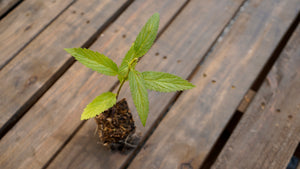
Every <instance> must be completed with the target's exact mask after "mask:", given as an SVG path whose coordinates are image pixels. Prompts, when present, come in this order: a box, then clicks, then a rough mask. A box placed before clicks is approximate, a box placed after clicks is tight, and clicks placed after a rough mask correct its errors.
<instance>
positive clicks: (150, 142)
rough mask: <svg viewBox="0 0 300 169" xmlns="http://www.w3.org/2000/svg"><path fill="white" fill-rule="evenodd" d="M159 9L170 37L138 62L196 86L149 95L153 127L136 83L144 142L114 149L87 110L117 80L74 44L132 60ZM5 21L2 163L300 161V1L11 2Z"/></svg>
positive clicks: (2, 8)
mask: <svg viewBox="0 0 300 169" xmlns="http://www.w3.org/2000/svg"><path fill="white" fill-rule="evenodd" d="M154 12H159V13H160V16H161V21H160V26H159V35H158V38H157V40H156V42H155V44H154V46H153V47H152V48H151V49H150V51H149V53H148V54H146V55H145V56H143V57H142V59H141V60H140V62H139V64H138V65H137V69H138V70H140V71H146V70H155V71H163V72H169V73H173V74H176V75H178V76H181V77H183V78H185V79H188V80H189V81H191V82H192V83H193V84H195V85H196V88H194V89H192V90H188V91H184V92H178V93H157V92H149V102H150V112H149V117H148V120H147V124H146V127H143V126H142V124H141V123H140V121H139V118H138V115H137V113H136V110H135V107H134V105H133V102H132V99H131V96H130V90H129V85H128V84H126V85H124V89H123V91H121V94H120V97H119V98H124V97H126V98H127V100H128V103H129V106H130V109H131V111H132V113H133V116H134V119H135V122H136V126H137V129H136V134H137V136H139V138H140V141H139V144H138V145H137V147H136V148H135V149H133V150H131V151H128V152H119V151H109V150H108V149H106V148H105V147H103V146H102V145H101V144H98V138H97V136H95V135H94V131H95V128H96V124H95V121H94V120H88V121H80V114H81V113H82V111H83V109H84V107H85V106H86V105H87V104H88V103H89V102H90V101H92V100H93V99H94V98H95V97H96V96H97V95H99V94H101V93H103V92H106V91H109V90H110V91H115V90H116V87H117V84H118V82H117V79H116V78H115V77H107V76H103V75H101V74H99V73H96V72H93V71H92V70H90V69H88V68H86V67H84V66H83V65H82V64H80V63H78V62H76V61H75V60H74V59H73V58H72V57H71V56H70V55H68V54H67V53H66V52H65V51H64V50H63V48H71V47H86V48H90V49H93V50H97V51H99V52H100V53H104V54H105V55H107V56H109V57H110V58H111V59H112V60H114V61H115V62H116V63H118V64H120V63H121V61H122V58H123V56H124V55H125V53H126V52H127V50H128V49H129V48H130V46H131V43H132V42H133V41H134V40H135V38H136V36H137V34H138V32H139V31H140V29H141V27H142V26H143V25H144V23H145V22H146V21H147V19H148V18H149V17H150V16H151V15H152V14H153V13H154ZM0 18H1V20H0V51H1V52H0V81H1V85H0V115H1V118H0V139H1V140H0V154H1V156H0V168H1V169H15V168H24V169H27V168H33V169H36V168H54V169H56V168H59V169H61V168H71V169H75V168H85V169H90V168H95V169H99V168H101V169H107V168H112V169H115V168H130V169H141V168H147V169H148V168H149V169H156V168H166V169H175V168H180V169H192V168H193V169H195V168H201V169H205V168H216V169H217V168H220V169H223V168H226V169H227V168H228V169H248V168H249V169H252V168H257V169H261V168H264V169H265V168H270V169H277V168H278V169H281V168H287V166H288V163H289V161H290V159H291V158H292V156H295V157H296V158H298V159H299V158H300V157H299V156H300V155H299V154H300V144H299V142H300V25H299V21H300V1H299V0H222V1H220V0H209V1H207V0H163V1H162V0H101V1H99V0H89V1H88V0H47V1H43V0H3V1H0ZM299 163H300V162H299ZM296 165H297V164H295V166H296ZM298 168H300V164H299V166H298Z"/></svg>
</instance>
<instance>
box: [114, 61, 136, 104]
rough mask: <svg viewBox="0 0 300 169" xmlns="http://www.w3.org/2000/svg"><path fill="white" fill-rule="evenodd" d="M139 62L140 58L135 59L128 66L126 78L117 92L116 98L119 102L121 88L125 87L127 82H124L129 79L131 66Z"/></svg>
mask: <svg viewBox="0 0 300 169" xmlns="http://www.w3.org/2000/svg"><path fill="white" fill-rule="evenodd" d="M137 60H138V58H134V59H133V60H132V61H131V62H130V63H129V64H128V71H127V73H126V75H125V77H124V78H123V80H122V82H121V84H120V86H119V89H118V91H117V96H116V99H117V100H118V96H119V94H120V91H121V88H122V87H123V85H124V83H125V81H126V80H124V79H127V78H128V75H129V71H130V69H131V65H132V64H134V63H135V62H137Z"/></svg>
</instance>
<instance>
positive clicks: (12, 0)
mask: <svg viewBox="0 0 300 169" xmlns="http://www.w3.org/2000/svg"><path fill="white" fill-rule="evenodd" d="M19 1H21V0H1V1H0V17H2V15H3V14H5V13H6V12H7V11H8V10H10V8H12V7H13V6H14V5H15V4H17V3H18V2H19Z"/></svg>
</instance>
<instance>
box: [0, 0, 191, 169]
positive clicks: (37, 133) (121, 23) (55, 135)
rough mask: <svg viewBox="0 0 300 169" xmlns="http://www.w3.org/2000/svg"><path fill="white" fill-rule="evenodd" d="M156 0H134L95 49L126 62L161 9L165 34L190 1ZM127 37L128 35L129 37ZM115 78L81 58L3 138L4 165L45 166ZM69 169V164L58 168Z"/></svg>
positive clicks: (101, 38) (21, 166) (87, 166)
mask: <svg viewBox="0 0 300 169" xmlns="http://www.w3.org/2000/svg"><path fill="white" fill-rule="evenodd" d="M153 2H154V1H153V0H147V1H145V0H136V1H134V2H133V4H131V5H130V6H129V7H128V8H127V9H126V11H124V12H123V13H122V15H121V17H120V18H118V19H117V20H116V21H115V22H114V23H113V24H112V25H110V26H109V28H108V29H107V30H106V31H105V32H104V33H103V34H102V35H101V36H100V37H99V39H98V41H97V45H94V46H93V47H92V48H93V49H94V50H98V48H100V47H101V50H100V51H101V52H103V53H105V54H106V55H107V56H112V58H113V59H114V60H118V61H121V57H123V56H124V55H125V54H126V52H127V50H128V49H129V47H130V45H131V43H132V42H133V41H134V39H135V37H136V36H137V34H138V32H139V31H140V29H141V27H142V26H143V25H144V23H145V22H146V20H147V19H148V18H149V17H150V16H151V15H152V14H153V13H154V12H157V11H158V12H159V13H160V14H161V22H160V32H161V31H162V29H163V28H164V27H165V26H166V25H167V24H168V22H169V21H170V20H171V18H172V17H173V16H174V15H175V14H176V12H177V11H178V10H179V9H180V8H181V7H182V6H183V4H184V3H185V2H186V1H182V0H176V1H174V0H168V1H160V0H156V1H155V3H153ZM137 9H138V10H137ZM124 35H126V38H123V36H124ZM73 36H77V35H73ZM74 38H76V37H74ZM75 45H76V44H75ZM99 46H100V47H99ZM63 47H65V46H61V47H60V49H61V48H63ZM67 47H77V46H67ZM62 55H64V54H62ZM115 82H116V77H107V76H102V75H100V74H98V73H94V72H93V71H91V70H90V69H88V68H86V67H84V66H83V65H81V64H80V63H78V62H76V63H75V64H74V65H72V67H71V68H70V69H69V70H68V71H67V72H66V73H65V74H64V75H63V76H62V77H61V78H60V79H59V80H58V81H57V82H56V83H55V84H54V85H53V86H52V87H51V88H50V89H49V90H48V91H47V93H45V95H44V96H43V97H42V98H41V99H40V100H39V101H38V102H37V103H36V104H35V105H34V106H33V107H32V108H31V109H30V110H29V111H28V112H27V113H26V114H25V116H24V117H23V118H22V119H21V120H20V121H19V122H18V123H17V124H16V125H15V127H14V128H12V129H11V130H10V131H9V132H8V133H7V135H5V136H4V137H3V138H2V140H1V141H0V152H1V153H3V154H6V155H5V156H4V157H3V158H0V166H1V168H40V167H42V166H43V165H44V164H45V163H46V162H47V161H48V160H49V159H50V158H51V157H52V156H53V155H54V153H55V152H56V151H58V150H59V148H60V147H61V146H62V145H63V144H64V143H65V141H66V140H67V139H68V138H69V137H70V135H71V134H72V133H73V132H74V131H75V130H76V128H77V127H78V126H79V125H80V124H81V121H80V114H81V113H82V110H83V108H84V107H85V106H86V104H88V103H89V102H90V101H91V100H93V99H94V97H96V96H97V95H99V94H100V93H102V92H105V91H108V90H109V89H110V88H111V87H112V86H113V84H114V83H115ZM91 122H94V121H93V120H91ZM94 129H95V126H93V127H92V128H91V130H93V132H92V134H93V133H94ZM86 134H90V133H86ZM90 141H91V142H92V143H93V144H92V145H93V146H95V145H94V144H97V141H96V140H93V141H92V140H90ZM82 146H83V144H82ZM83 148H84V149H86V148H89V145H84V147H83ZM106 155H107V154H106ZM103 156H105V154H104V155H103ZM120 156H121V155H120ZM70 157H71V156H70ZM105 160H108V158H107V159H105ZM14 161H18V163H15V162H14ZM73 162H79V161H73ZM65 164H67V163H65ZM65 164H64V165H65ZM74 164H75V165H77V163H74ZM78 164H79V165H78V167H82V168H92V167H96V168H98V165H97V166H91V167H90V166H89V165H91V164H87V163H78ZM67 165H68V164H67ZM81 165H84V167H83V166H81ZM63 167H65V166H63V165H62V166H59V167H58V168H63Z"/></svg>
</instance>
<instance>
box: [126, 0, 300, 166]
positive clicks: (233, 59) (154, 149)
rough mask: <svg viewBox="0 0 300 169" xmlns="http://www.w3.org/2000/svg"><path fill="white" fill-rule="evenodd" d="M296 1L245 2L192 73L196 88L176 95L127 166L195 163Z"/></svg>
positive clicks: (268, 52)
mask: <svg viewBox="0 0 300 169" xmlns="http://www.w3.org/2000/svg"><path fill="white" fill-rule="evenodd" d="M299 6H300V3H299V1H298V0H291V1H276V0H267V1H266V0H265V1H262V0H253V1H250V3H249V4H248V6H247V7H246V9H245V11H244V12H243V13H241V15H240V16H239V17H238V18H237V21H236V22H235V23H234V24H233V27H232V29H231V30H230V32H229V34H228V35H227V36H226V37H225V38H224V41H223V42H222V43H220V44H219V45H218V46H217V47H216V49H215V50H214V52H213V53H212V54H211V55H210V56H209V57H207V58H206V60H205V62H204V63H203V64H202V65H201V66H200V69H199V70H198V71H197V73H196V74H195V75H194V77H193V79H192V82H193V83H194V84H195V85H196V86H197V87H196V88H195V89H192V90H189V91H187V92H184V93H183V94H182V96H180V97H179V98H178V100H177V101H176V102H175V104H174V105H173V106H172V108H171V110H170V111H169V112H168V113H167V115H166V116H165V117H164V119H163V120H162V121H161V122H160V124H159V126H158V128H157V129H156V130H155V131H154V133H153V135H152V136H151V137H150V138H149V140H148V141H147V142H146V143H145V145H144V146H143V148H142V149H141V151H140V152H139V154H138V155H137V156H136V157H135V159H134V160H133V162H132V163H131V165H130V166H129V168H180V167H181V168H199V166H200V165H201V163H202V162H203V160H204V159H205V158H206V157H207V155H208V153H209V152H210V150H211V149H212V147H213V145H214V143H215V141H216V140H217V138H218V137H219V136H220V134H221V132H222V131H223V129H224V127H225V126H226V124H227V122H228V120H229V119H230V117H231V116H232V115H233V113H234V112H235V110H236V108H237V106H238V105H239V102H240V101H241V100H242V98H243V96H244V95H245V93H246V92H247V90H248V89H249V87H250V86H251V84H252V83H253V81H254V80H255V77H256V76H257V75H258V74H259V71H260V70H261V69H262V67H263V65H264V64H265V63H266V61H267V59H268V58H269V57H270V55H271V53H272V51H273V50H274V49H275V48H276V45H277V44H278V43H279V41H280V38H281V37H282V36H283V35H284V33H285V31H286V30H287V28H288V27H289V26H290V24H291V23H292V20H293V18H295V16H296V15H297V14H298V12H299ZM209 9H210V8H209ZM282 18H284V19H282ZM210 28H211V27H210ZM204 74H206V76H203V75H204ZM232 85H234V86H235V88H234V89H233V88H232Z"/></svg>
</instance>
